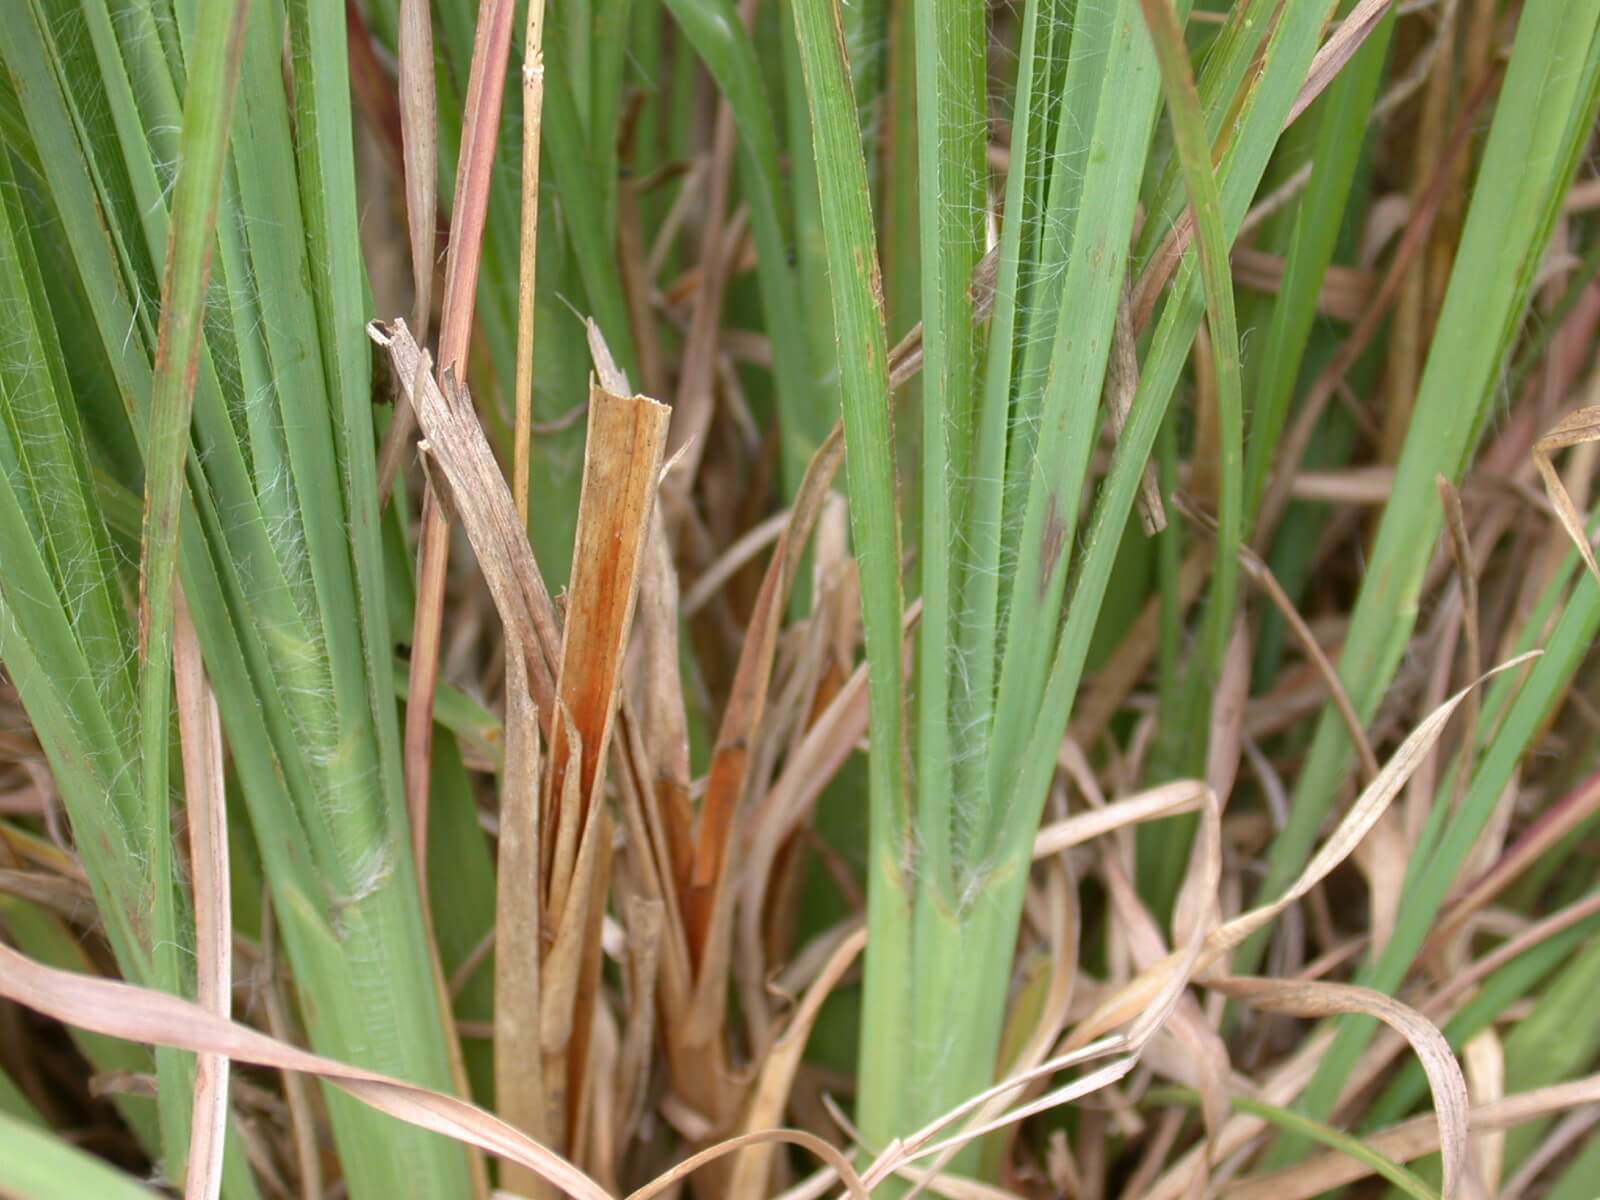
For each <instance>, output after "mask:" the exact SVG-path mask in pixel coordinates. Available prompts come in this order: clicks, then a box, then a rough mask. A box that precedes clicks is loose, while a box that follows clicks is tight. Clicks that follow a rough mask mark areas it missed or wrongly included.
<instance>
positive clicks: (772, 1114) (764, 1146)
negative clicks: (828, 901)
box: [728, 929, 867, 1196]
mask: <svg viewBox="0 0 1600 1200" xmlns="http://www.w3.org/2000/svg"><path fill="white" fill-rule="evenodd" d="M866 944H867V931H866V930H865V929H858V930H856V932H855V933H853V934H851V935H850V936H849V937H848V938H846V939H845V940H844V941H843V942H842V943H841V944H840V945H839V947H838V948H837V949H836V950H835V951H834V952H833V954H832V956H831V957H830V958H829V959H828V962H827V964H826V965H825V966H824V967H823V968H822V972H821V974H819V975H818V976H817V978H816V980H815V981H814V982H813V983H812V985H811V987H810V988H809V989H807V991H806V996H805V999H804V1000H803V1001H801V1003H800V1007H799V1008H797V1009H796V1010H795V1013H794V1016H793V1017H791V1018H790V1019H789V1025H788V1027H787V1028H786V1029H785V1030H784V1031H783V1035H782V1036H781V1037H779V1038H778V1040H777V1041H776V1042H775V1043H774V1044H773V1046H772V1048H771V1050H770V1051H768V1053H767V1056H766V1059H765V1061H764V1062H763V1063H762V1065H761V1072H760V1074H759V1076H758V1077H757V1079H756V1085H755V1091H754V1093H753V1094H752V1096H751V1098H750V1104H749V1107H748V1109H747V1110H746V1113H745V1120H744V1124H745V1132H746V1133H758V1132H760V1131H761V1130H763V1129H767V1128H769V1127H771V1126H774V1125H776V1124H777V1123H778V1121H779V1119H781V1118H782V1116H783V1110H784V1107H785V1106H786V1105H787V1104H788V1102H789V1089H790V1088H791V1087H792V1086H793V1085H794V1074H795V1070H796V1069H797V1068H798V1067H799V1066H800V1056H801V1054H802V1053H804V1051H805V1048H806V1040H807V1039H808V1038H809V1037H810V1036H811V1027H812V1026H813V1025H815V1024H816V1020H817V1014H818V1013H820V1012H821V1011H822V1002H823V1001H824V1000H826V999H827V998H828V996H829V995H830V994H832V992H833V989H834V988H835V987H837V986H838V983H839V980H840V979H842V978H843V977H844V973H845V971H847V970H848V969H849V968H850V964H851V963H853V962H855V960H856V956H857V955H858V954H860V953H861V948H862V947H863V946H865V945H866ZM772 1150H773V1147H772V1145H771V1144H770V1143H757V1144H755V1145H752V1146H750V1147H748V1148H747V1149H745V1150H744V1151H743V1152H742V1153H741V1154H740V1155H739V1157H738V1159H737V1160H735V1162H734V1168H733V1179H732V1182H731V1184H730V1185H729V1189H728V1194H729V1195H730V1196H762V1195H765V1194H766V1191H767V1179H768V1176H769V1175H770V1174H771V1170H772Z"/></svg>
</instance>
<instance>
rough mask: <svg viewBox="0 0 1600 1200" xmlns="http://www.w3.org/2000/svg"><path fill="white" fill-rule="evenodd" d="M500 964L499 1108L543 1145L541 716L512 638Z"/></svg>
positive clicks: (539, 1189) (526, 1186)
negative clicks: (540, 845) (540, 859)
mask: <svg viewBox="0 0 1600 1200" xmlns="http://www.w3.org/2000/svg"><path fill="white" fill-rule="evenodd" d="M496 880H497V884H496V891H495V930H496V938H495V941H496V953H495V966H494V1060H495V1061H494V1066H495V1073H494V1076H495V1107H496V1108H497V1109H498V1110H499V1113H500V1116H501V1117H502V1118H503V1119H504V1120H505V1121H507V1122H508V1123H509V1124H511V1125H513V1126H515V1127H516V1128H518V1129H521V1130H523V1131H525V1132H526V1133H528V1134H530V1135H531V1136H533V1137H536V1138H539V1139H540V1140H541V1141H548V1140H549V1136H548V1133H547V1131H546V1128H545V1113H546V1099H545V1090H544V1059H543V1055H542V1054H541V1052H540V1042H539V1016H540V1006H539V997H540V991H539V985H540V959H541V957H542V953H543V942H542V938H541V934H540V929H541V915H542V914H541V904H540V894H539V893H540V887H539V880H540V873H539V718H538V714H537V713H536V712H535V711H534V707H533V697H532V696H530V695H529V693H528V676H527V666H526V662H525V659H524V656H523V655H522V653H521V647H520V646H518V645H517V643H516V641H515V639H514V638H512V637H508V638H507V654H506V768H505V775H504V776H503V777H502V779H501V781H500V842H499V851H498V861H497V864H496ZM501 1182H502V1183H503V1184H504V1186H505V1187H507V1188H509V1189H511V1190H513V1191H517V1192H521V1193H522V1194H524V1195H526V1196H527V1197H529V1200H540V1198H541V1197H543V1196H545V1195H548V1194H549V1193H548V1192H547V1190H546V1188H545V1186H544V1180H543V1178H542V1177H541V1176H540V1175H539V1174H538V1173H537V1172H534V1171H531V1170H529V1169H528V1168H526V1167H522V1166H516V1165H508V1166H507V1167H505V1168H504V1169H503V1170H502V1172H501Z"/></svg>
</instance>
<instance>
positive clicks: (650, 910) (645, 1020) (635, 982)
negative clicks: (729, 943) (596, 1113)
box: [617, 895, 666, 1142]
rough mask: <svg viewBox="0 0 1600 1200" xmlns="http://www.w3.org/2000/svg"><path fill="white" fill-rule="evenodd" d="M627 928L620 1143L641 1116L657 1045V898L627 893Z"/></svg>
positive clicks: (619, 1082) (619, 1071) (619, 1078)
mask: <svg viewBox="0 0 1600 1200" xmlns="http://www.w3.org/2000/svg"><path fill="white" fill-rule="evenodd" d="M623 912H624V914H625V917H626V927H627V931H628V948H627V960H626V967H627V974H626V978H627V988H628V1010H627V1014H626V1018H625V1021H624V1024H623V1030H622V1049H621V1052H620V1053H619V1055H618V1058H617V1120H618V1123H619V1126H620V1132H621V1135H622V1138H623V1140H624V1142H627V1141H631V1140H632V1138H633V1136H634V1134H635V1132H636V1131H637V1130H638V1127H639V1122H640V1121H641V1120H642V1119H643V1118H644V1113H645V1101H646V1099H647V1098H648V1095H649V1084H650V1069H651V1066H652V1063H651V1058H650V1052H651V1050H652V1049H653V1048H654V1044H655V1022H656V977H657V974H658V972H659V968H660V963H661V926H662V924H663V922H664V921H665V919H666V915H665V911H664V906H663V905H662V903H661V902H660V901H659V900H647V899H644V898H643V897H641V896H635V895H630V896H628V898H627V900H626V902H625V903H624V905H623Z"/></svg>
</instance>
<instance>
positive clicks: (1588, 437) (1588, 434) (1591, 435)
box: [1533, 404, 1600, 583]
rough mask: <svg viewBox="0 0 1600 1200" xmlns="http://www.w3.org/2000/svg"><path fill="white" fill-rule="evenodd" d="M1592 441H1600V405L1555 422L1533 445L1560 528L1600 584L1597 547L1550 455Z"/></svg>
mask: <svg viewBox="0 0 1600 1200" xmlns="http://www.w3.org/2000/svg"><path fill="white" fill-rule="evenodd" d="M1590 442H1600V404H1591V405H1589V406H1587V407H1585V408H1580V409H1578V411H1577V412H1573V413H1568V414H1567V415H1566V416H1565V417H1563V418H1562V419H1561V420H1560V421H1558V422H1556V426H1555V428H1554V429H1552V430H1551V431H1550V432H1549V433H1547V434H1545V435H1544V436H1543V437H1542V438H1540V439H1539V440H1538V441H1537V442H1535V443H1534V445H1533V461H1534V464H1535V465H1536V466H1537V467H1538V468H1539V475H1540V477H1541V478H1543V480H1544V490H1545V492H1546V493H1547V494H1548V495H1549V497H1550V503H1551V505H1553V506H1554V508H1555V510H1556V516H1557V518H1559V519H1560V521H1561V527H1562V528H1563V529H1565V530H1566V531H1567V536H1568V537H1570V538H1571V539H1572V542H1573V544H1574V545H1575V546H1577V547H1578V553H1579V554H1581V555H1583V562H1584V565H1585V566H1586V567H1588V568H1589V574H1591V575H1592V576H1594V580H1595V582H1596V583H1600V563H1597V562H1596V561H1595V557H1594V547H1593V546H1591V545H1590V544H1589V535H1588V533H1587V532H1586V531H1585V530H1584V528H1583V516H1582V514H1580V513H1579V512H1578V509H1577V506H1576V505H1575V504H1573V503H1572V497H1571V495H1569V494H1568V492H1567V488H1566V485H1565V484H1564V483H1562V482H1561V476H1560V475H1559V474H1558V473H1557V471H1556V467H1555V463H1553V462H1552V461H1551V455H1553V454H1554V453H1555V452H1556V451H1557V450H1565V449H1567V448H1569V447H1571V446H1581V445H1584V444H1586V443H1590Z"/></svg>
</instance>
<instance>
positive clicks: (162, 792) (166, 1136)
mask: <svg viewBox="0 0 1600 1200" xmlns="http://www.w3.org/2000/svg"><path fill="white" fill-rule="evenodd" d="M248 13H249V3H248V0H238V2H237V3H235V4H233V5H232V6H231V7H230V6H226V5H221V4H212V5H207V6H206V7H205V9H204V11H203V12H202V13H201V14H200V16H199V18H198V20H199V24H198V27H197V30H196V33H197V36H200V37H204V38H206V39H207V40H208V41H209V43H210V44H211V45H212V46H214V47H218V46H220V47H221V53H213V54H211V55H209V56H207V57H206V58H205V59H204V60H203V61H202V62H200V63H197V64H196V66H195V69H194V71H193V72H192V73H191V75H190V78H189V87H188V91H187V93H186V95H185V98H184V116H183V131H182V136H181V142H180V150H181V154H182V159H181V166H180V168H179V170H178V176H177V182H176V184H175V187H174V192H173V200H172V224H171V227H170V229H171V233H170V241H169V244H168V249H167V262H166V279H165V281H164V283H163V284H162V289H161V290H162V295H161V323H160V333H159V341H158V343H157V347H156V360H155V376H154V385H153V389H152V393H151V398H150V415H149V435H148V440H147V442H146V446H145V501H144V530H143V535H142V537H141V539H140V542H141V553H140V562H139V660H140V661H139V728H140V738H139V763H140V770H141V777H142V780H143V785H144V798H145V813H144V818H145V820H144V831H145V837H146V839H147V840H146V846H145V851H146V855H147V862H148V864H149V871H150V904H151V908H150V912H149V916H148V919H149V921H150V923H151V937H152V942H153V949H154V951H155V962H156V980H157V982H158V984H159V985H160V986H161V987H163V988H164V989H166V990H168V991H171V992H173V993H175V994H179V995H181V994H183V993H184V992H185V991H186V990H187V989H186V987H185V984H184V976H185V974H186V972H185V970H184V967H183V964H182V961H181V958H180V950H179V947H180V944H181V941H182V940H187V939H182V938H181V935H180V932H179V929H178V913H177V908H176V898H175V895H174V890H173V889H174V886H175V881H174V877H173V846H172V822H171V815H170V805H171V793H170V790H169V789H170V786H171V781H170V779H169V776H168V770H169V763H168V747H169V745H170V738H171V729H172V637H173V624H174V621H175V619H176V618H175V613H176V599H175V597H176V580H177V565H178V540H179V531H178V520H179V513H180V511H181V506H182V498H183V484H184V468H185V464H186V462H187V460H188V456H189V429H190V414H191V413H192V411H193V408H194V388H195V375H196V372H197V370H198V364H199V358H200V347H201V344H202V342H203V340H204V337H205V333H204V320H205V295H206V284H207V281H208V278H209V275H210V271H211V254H212V249H213V246H214V242H213V240H212V234H213V231H214V230H215V229H216V225H217V209H218V205H219V203H220V200H221V196H222V173H223V168H224V165H225V163H226V161H227V148H228V131H229V126H230V116H231V113H232V110H233V97H234V92H235V89H236V87H237V85H238V82H239V70H240V63H241V59H242V56H243V52H244V31H245V18H246V16H247V15H248ZM156 1072H157V1075H158V1077H159V1079H160V1090H159V1092H158V1098H159V1100H160V1103H161V1108H162V1121H161V1128H162V1147H163V1151H164V1153H165V1156H166V1159H167V1163H168V1170H170V1171H171V1172H172V1173H173V1175H174V1177H176V1178H182V1177H183V1175H184V1172H185V1170H186V1164H187V1160H188V1153H189V1131H190V1113H189V1111H188V1109H187V1107H186V1099H187V1096H188V1094H189V1092H190V1090H191V1081H192V1079H193V1076H194V1060H193V1059H192V1058H190V1057H189V1056H187V1055H184V1056H180V1055H178V1054H175V1053H174V1052H172V1051H170V1050H168V1051H164V1052H158V1053H157V1055H156ZM219 1149H220V1147H219Z"/></svg>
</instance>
